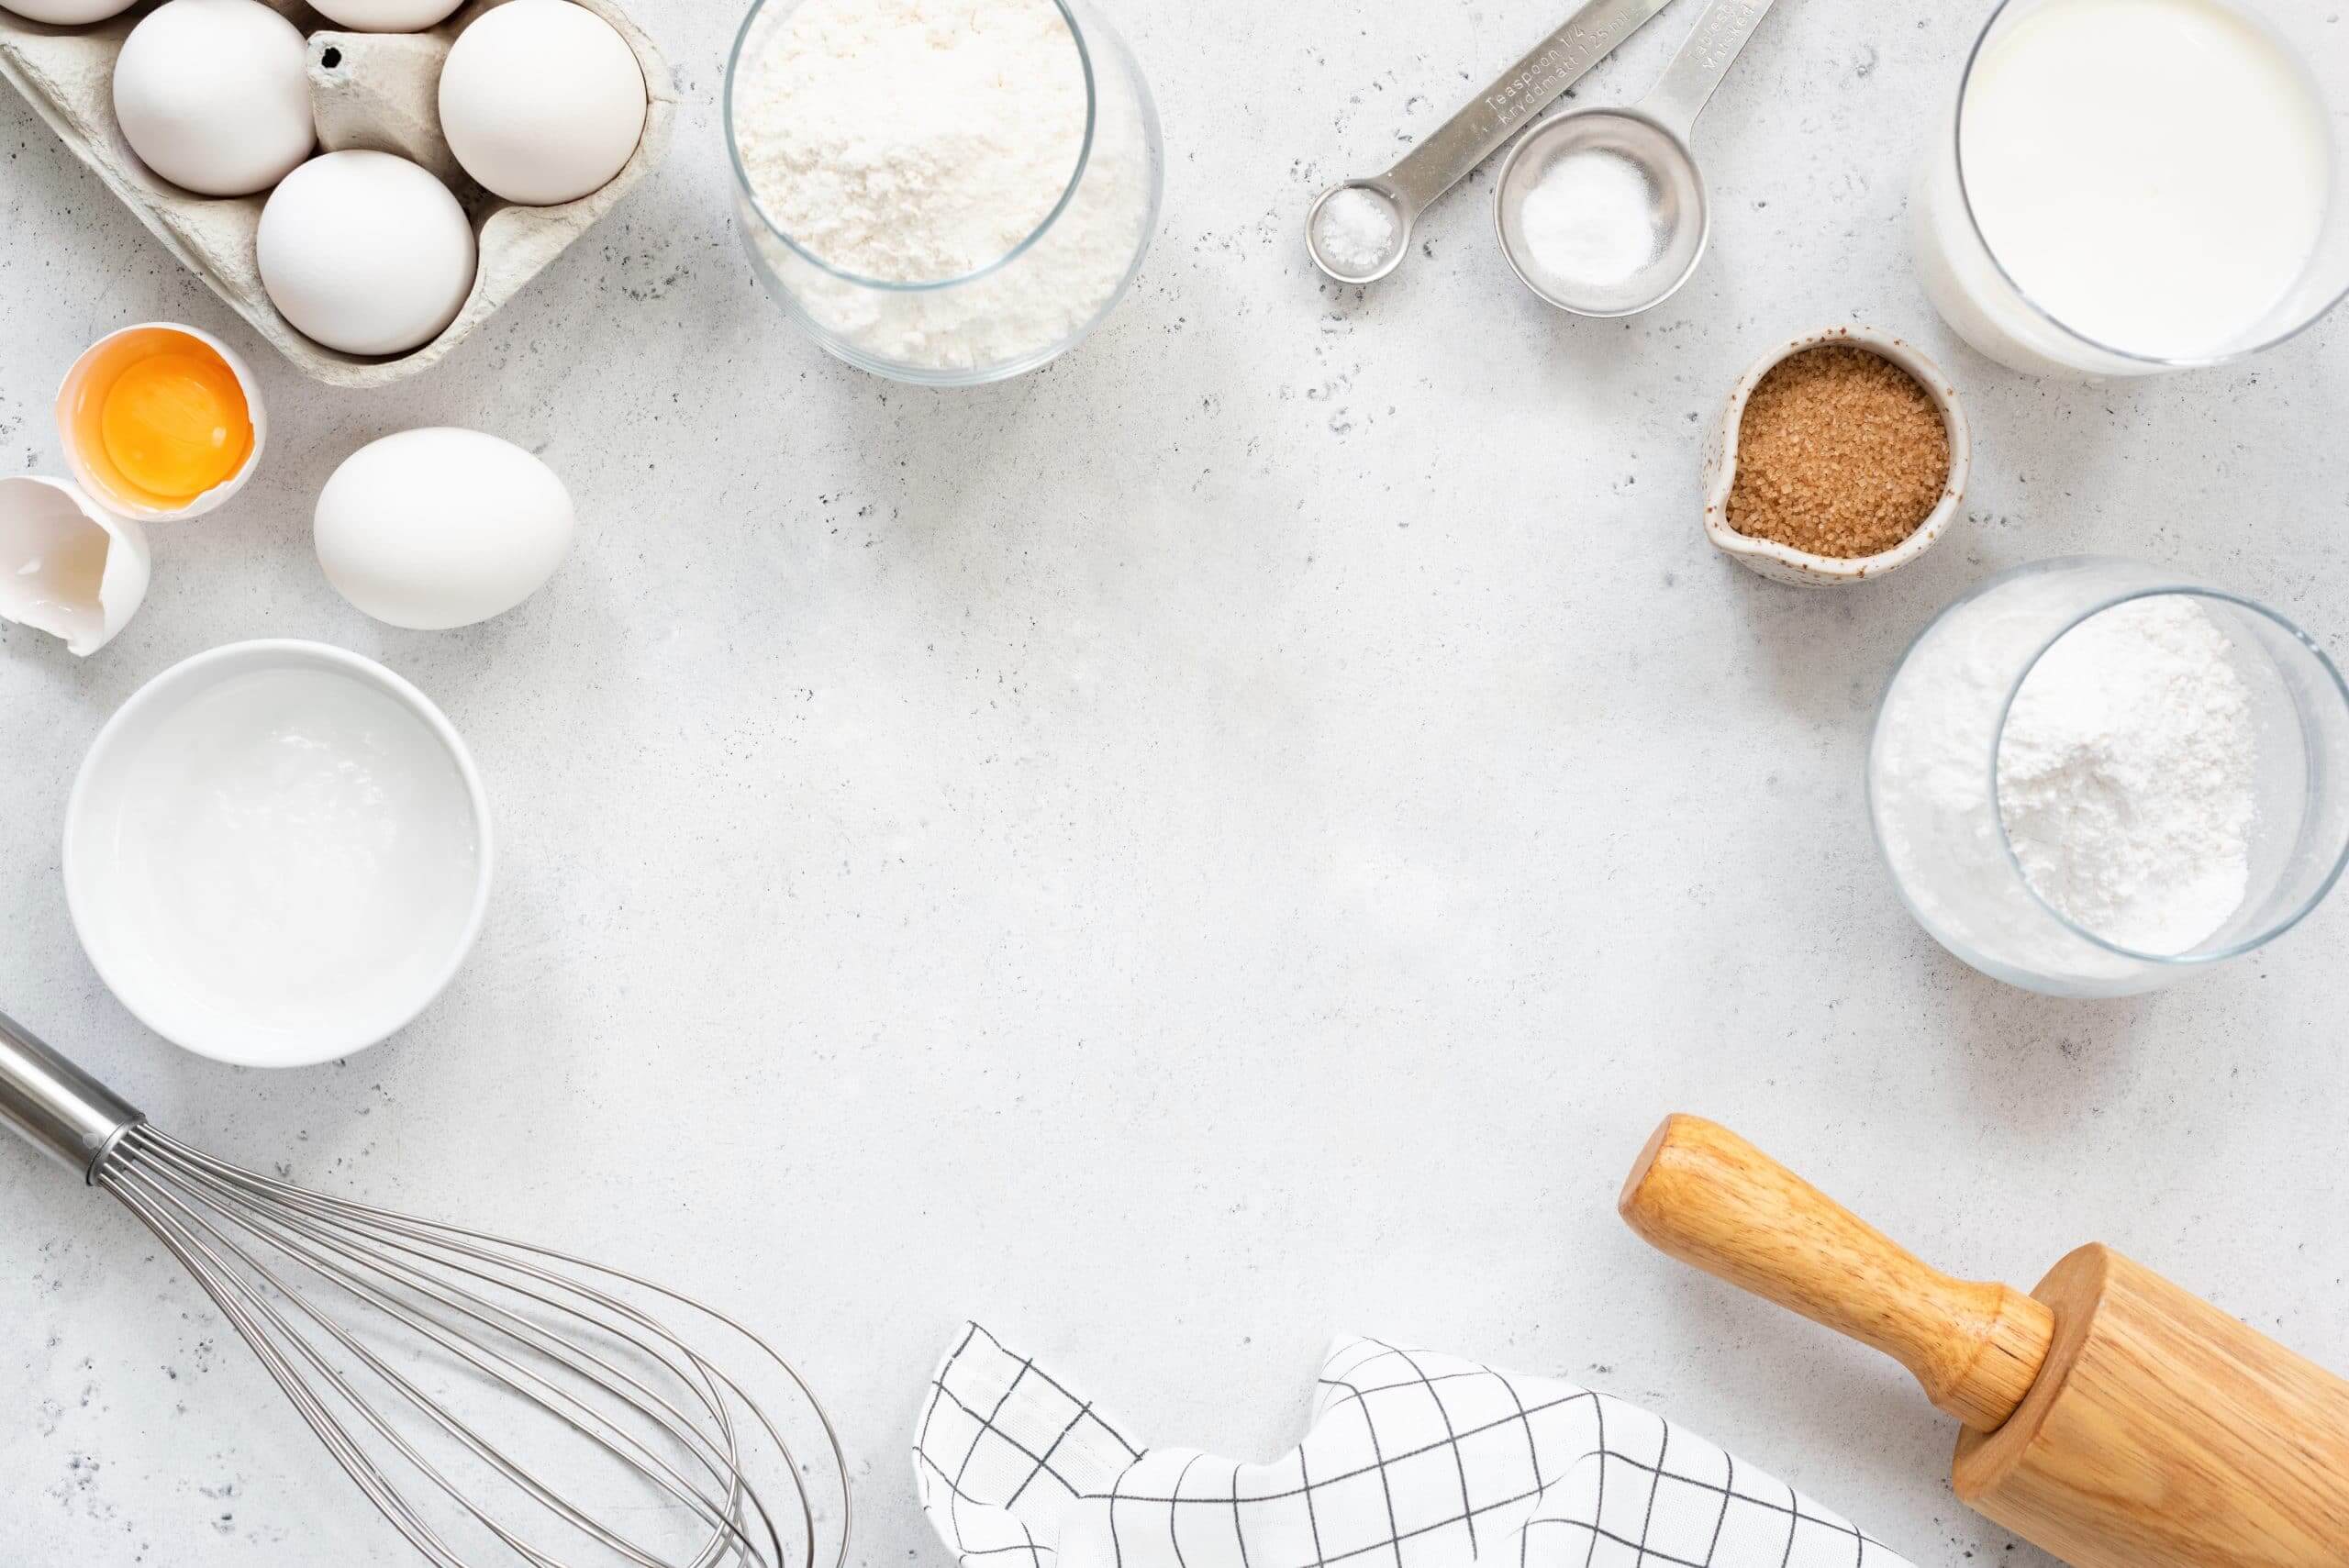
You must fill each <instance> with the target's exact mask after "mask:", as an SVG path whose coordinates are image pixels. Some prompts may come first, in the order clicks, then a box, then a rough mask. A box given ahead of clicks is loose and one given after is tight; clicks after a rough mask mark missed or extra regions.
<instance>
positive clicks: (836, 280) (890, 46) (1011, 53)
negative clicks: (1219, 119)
mask: <svg viewBox="0 0 2349 1568" xmlns="http://www.w3.org/2000/svg"><path fill="white" fill-rule="evenodd" d="M725 115H726V128H727V145H728V148H729V152H730V155H731V158H732V161H733V171H734V188H735V201H736V208H737V213H738V217H739V225H738V227H739V228H740V232H741V235H742V239H743V243H744V245H745V247H746V248H747V249H748V250H749V252H750V257H751V267H752V269H753V270H754V271H755V272H757V273H758V276H759V279H760V281H761V282H762V283H763V284H765V285H766V287H767V289H768V291H769V292H770V293H772V294H773V295H774V296H775V298H776V299H777V300H779V301H780V302H781V303H782V305H783V307H784V309H785V311H786V312H788V313H789V314H790V316H791V317H792V318H793V319H794V320H795V321H796V322H798V323H799V325H800V326H801V327H802V328H805V329H806V330H807V332H808V334H809V335H810V336H812V337H813V338H814V339H816V340H817V342H818V343H819V344H821V345H822V346H823V347H824V348H825V349H827V350H829V351H830V352H831V353H833V354H835V355H837V356H838V357H840V358H841V359H842V360H845V361H848V362H849V363H851V364H852V365H856V366H858V367H859V368H861V369H863V370H867V371H870V372H873V373H875V374H878V375H885V376H888V377H891V378H893V379H895V380H898V381H907V382H914V383H918V384H927V385H933V386H973V385H978V384H983V383H986V382H994V381H1001V380H1004V379H1006V378H1008V377H1010V376H1015V375H1019V374H1020V373H1023V372H1026V371H1030V370H1034V369H1035V368H1037V367H1038V366H1039V365H1042V364H1044V363H1046V362H1047V361H1051V360H1052V359H1053V358H1055V357H1056V356H1058V355H1060V354H1063V353H1065V352H1066V351H1067V350H1069V349H1071V348H1073V347H1074V346H1075V345H1076V344H1077V343H1078V342H1079V341H1081V340H1082V339H1084V338H1085V335H1086V334H1088V333H1089V332H1091V331H1092V330H1093V328H1096V327H1097V326H1098V325H1100V323H1101V322H1102V320H1103V319H1104V318H1106V317H1108V315H1109V313H1110V312H1111V310H1112V309H1114V308H1115V307H1116V306H1117V304H1118V301H1119V299H1120V298H1122V297H1123V296H1124V295H1125V294H1126V292H1127V291H1128V289H1129V288H1130V286H1131V284H1132V283H1133V280H1134V276H1135V274H1136V273H1137V272H1139V271H1140V270H1141V259H1142V254H1143V252H1144V250H1146V249H1147V248H1148V245H1149V242H1150V238H1151V234H1152V230H1153V229H1154V228H1156V226H1157V221H1158V207H1159V198H1160V195H1161V192H1162V191H1163V187H1164V183H1165V168H1164V163H1165V160H1164V152H1163V147H1162V144H1161V141H1160V135H1159V125H1158V111H1157V108H1156V106H1154V105H1153V103H1152V99H1151V95H1150V88H1149V84H1148V83H1146V82H1145V81H1144V79H1143V77H1142V74H1141V68H1140V67H1139V66H1138V65H1137V64H1136V63H1135V61H1134V58H1133V56H1132V54H1131V53H1130V51H1129V50H1127V48H1126V46H1125V44H1124V43H1123V42H1122V41H1121V40H1120V39H1119V38H1118V36H1117V34H1116V33H1115V32H1114V31H1112V30H1111V29H1110V28H1109V27H1108V23H1107V22H1105V21H1104V20H1103V19H1102V18H1101V17H1100V16H1099V15H1098V14H1097V12H1096V11H1095V10H1094V9H1093V7H1092V6H1090V5H1089V4H1088V3H1087V0H759V3H758V4H756V5H754V6H751V13H750V15H749V16H748V17H746V18H745V19H744V20H743V23H742V28H741V31H740V34H738V35H737V37H736V39H735V43H734V52H733V55H732V58H731V59H730V60H729V61H728V63H727V71H726V102H725Z"/></svg>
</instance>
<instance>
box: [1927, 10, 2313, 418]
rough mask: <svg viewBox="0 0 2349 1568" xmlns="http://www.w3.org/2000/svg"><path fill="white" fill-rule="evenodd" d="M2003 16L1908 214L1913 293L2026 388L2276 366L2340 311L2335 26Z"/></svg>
mask: <svg viewBox="0 0 2349 1568" xmlns="http://www.w3.org/2000/svg"><path fill="white" fill-rule="evenodd" d="M2270 3H2271V4H2273V5H2274V6H2276V10H2275V12H2274V14H2272V15H2271V14H2263V13H2260V12H2256V11H2254V10H2252V9H2250V8H2248V7H2246V6H2239V5H2235V4H2232V0H2001V3H2000V4H1999V6H1998V9H1997V10H1996V11H1995V12H1994V13H1993V14H1992V16H1991V17H1990V20H1989V24H1988V25H1987V27H1985V28H1983V30H1982V35H1981V37H1980V38H1979V39H1977V40H1976V44H1975V47H1974V51H1973V53H1972V54H1971V55H1970V56H1969V57H1968V58H1967V61H1966V66H1965V75H1964V77H1963V78H1962V79H1961V80H1960V82H1959V83H1958V89H1957V95H1956V99H1955V102H1954V106H1953V108H1952V111H1951V113H1950V115H1949V116H1948V117H1947V118H1945V119H1943V120H1942V121H1941V122H1940V123H1939V124H1938V125H1937V127H1936V128H1935V129H1934V132H1933V134H1932V139H1931V141H1930V143H1929V145H1928V147H1927V150H1926V155H1925V159H1924V161H1923V164H1922V167H1921V168H1920V172H1919V178H1918V186H1917V190H1916V193H1915V195H1914V196H1913V198H1912V199H1911V201H1910V203H1909V215H1910V221H1911V223H1912V225H1913V228H1914V233H1913V236H1912V239H1913V245H1914V250H1915V254H1916V261H1917V271H1918V275H1919V278H1920V281H1921V282H1922V283H1923V284H1924V287H1925V292H1926V293H1927V294H1928V295H1931V296H1932V301H1933V305H1934V306H1935V308H1936V309H1938V310H1939V311H1940V312H1941V314H1942V316H1943V318H1944V319H1945V320H1947V321H1948V323H1949V324H1950V326H1951V327H1952V328H1954V330H1955V331H1956V332H1957V333H1958V335H1959V336H1960V337H1962V338H1964V339H1965V340H1966V341H1967V342H1969V343H1971V344H1973V345H1974V347H1975V348H1976V349H1978V350H1981V351H1982V352H1983V353H1985V354H1987V355H1988V356H1989V357H1990V358H1992V359H1994V360H1997V361H1999V362H2000V363H2001V364H2004V365H2007V366H2008V367H2009V368H2010V369H2014V370H2018V371H2021V372H2023V373H2027V374H2032V375H2062V376H2073V377H2082V378H2093V377H2102V376H2117V375H2145V374H2151V373H2156V372H2160V371H2170V370H2185V369H2191V368H2194V367H2198V366H2203V365H2215V364H2223V363H2226V362H2227V361H2232V360H2238V359H2242V358H2243V357H2244V356H2246V355H2249V354H2254V353H2257V352H2259V351H2260V350H2264V349H2266V348H2269V347H2272V346H2273V345H2275V344H2277V343H2278V342H2281V341H2282V340H2283V339H2287V338H2289V337H2291V336H2292V335H2293V334H2294V333H2296V332H2298V331H2299V330H2300V329H2301V328H2304V327H2307V326H2308V325H2309V324H2310V323H2311V322H2313V321H2315V320H2316V319H2317V318H2318V317H2321V316H2322V315H2323V314H2324V313H2325V312H2326V311H2327V310H2329V309H2331V308H2332V306H2333V305H2334V303H2335V302H2337V301H2338V300H2339V299H2340V298H2341V296H2342V295H2343V293H2344V292H2349V199H2344V193H2343V179H2344V170H2349V142H2344V139H2343V133H2342V130H2341V128H2340V127H2341V122H2338V121H2336V120H2335V118H2334V116H2333V114H2332V106H2336V105H2337V106H2342V107H2343V108H2344V109H2349V47H2344V44H2343V28H2341V27H2340V26H2338V25H2336V24H2332V23H2331V22H2330V21H2329V17H2328V13H2329V11H2330V9H2331V8H2330V7H2327V6H2317V5H2313V4H2310V3H2308V0H2270Z"/></svg>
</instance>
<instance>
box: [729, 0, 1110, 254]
mask: <svg viewBox="0 0 2349 1568" xmlns="http://www.w3.org/2000/svg"><path fill="white" fill-rule="evenodd" d="M805 4H807V0H751V6H750V9H749V10H747V11H746V12H744V13H743V16H742V25H741V26H740V27H739V28H736V29H735V31H734V45H733V48H732V49H731V50H729V51H728V53H727V56H726V83H725V88H724V90H723V91H722V92H721V93H720V95H719V98H720V104H719V110H718V117H719V122H720V126H721V128H722V129H723V130H724V131H725V133H726V161H727V164H728V166H729V168H731V169H732V170H733V172H734V184H735V188H736V190H737V191H738V192H739V193H740V195H741V198H742V200H743V202H744V203H745V204H746V205H747V206H749V207H750V209H751V211H752V212H754V213H756V214H758V217H759V221H760V223H762V224H763V225H764V226H765V227H766V230H767V232H768V233H770V234H772V235H774V237H775V239H778V240H780V241H782V242H783V244H785V246H787V247H788V248H789V249H790V250H791V252H792V253H793V254H794V255H796V256H797V257H798V258H799V259H800V260H801V261H806V262H807V264H808V265H809V266H811V267H814V268H817V269H818V271H820V272H828V273H829V274H830V275H831V276H833V277H835V278H838V279H840V280H841V282H843V283H847V284H855V285H856V286H857V287H859V288H868V289H876V290H881V291H884V292H886V293H890V294H928V293H933V292H935V291H938V290H941V289H951V288H960V287H962V286H963V284H971V283H975V282H977V281H978V280H979V279H981V278H984V277H985V276H987V275H988V274H989V273H991V272H997V271H999V270H1001V269H1002V268H1005V267H1008V266H1009V265H1010V264H1011V263H1012V262H1014V261H1018V260H1019V258H1020V257H1022V256H1024V255H1026V254H1027V253H1028V252H1029V251H1030V250H1032V249H1034V247H1035V246H1036V245H1037V244H1038V242H1040V241H1041V239H1043V238H1044V236H1045V235H1046V234H1049V233H1050V232H1052V226H1053V225H1054V224H1056V223H1058V222H1059V221H1060V219H1061V215H1062V214H1063V213H1064V212H1066V211H1067V210H1068V207H1069V204H1070V203H1071V202H1073V201H1074V200H1075V199H1076V193H1077V189H1078V187H1079V186H1081V185H1082V184H1083V183H1085V169H1086V168H1087V167H1088V166H1089V165H1090V164H1091V162H1092V161H1093V140H1094V136H1095V133H1096V130H1097V127H1098V124H1099V120H1100V115H1101V94H1100V87H1099V84H1098V83H1097V82H1096V81H1095V79H1094V70H1093V46H1092V43H1091V42H1090V40H1088V39H1086V37H1085V26H1084V24H1083V23H1081V22H1080V21H1078V20H1077V17H1076V13H1075V11H1074V10H1073V9H1072V8H1071V6H1070V0H1051V5H1052V8H1053V9H1054V10H1056V11H1058V12H1059V13H1060V14H1061V19H1062V20H1063V21H1064V22H1066V23H1067V24H1068V31H1069V38H1070V40H1071V41H1072V42H1074V44H1075V45H1076V59H1077V65H1078V68H1079V70H1080V71H1081V72H1083V74H1084V80H1085V136H1084V139H1083V140H1082V141H1081V142H1080V143H1079V145H1078V147H1077V150H1076V164H1075V166H1074V168H1072V169H1071V170H1070V171H1069V176H1068V183H1067V184H1065V185H1063V187H1061V194H1060V198H1059V200H1057V201H1055V202H1054V203H1053V204H1052V210H1051V211H1050V212H1047V213H1046V214H1045V215H1044V216H1043V217H1042V219H1041V221H1040V222H1038V224H1037V225H1036V227H1035V228H1033V229H1031V230H1030V231H1029V233H1028V237H1027V238H1026V239H1022V240H1020V241H1019V244H1017V245H1014V246H1013V247H1012V248H1011V249H1010V250H1007V251H1005V252H1004V253H1003V254H1002V255H1000V256H998V257H996V259H995V260H994V261H989V262H987V263H986V264H985V266H982V267H978V268H975V269H974V270H973V271H971V272H962V273H958V274H957V275H955V276H953V277H951V278H935V279H925V280H922V281H920V282H917V283H898V282H894V281H892V280H889V279H885V278H868V277H866V276H864V275H863V273H861V272H849V271H847V270H846V269H844V268H841V267H836V266H834V265H833V264H832V263H831V262H829V261H825V260H824V259H823V258H822V257H821V256H818V255H817V254H816V253H815V252H814V251H812V250H808V249H807V247H805V246H803V245H801V244H800V243H799V241H798V240H796V239H793V238H792V237H791V236H790V235H789V234H787V233H785V231H784V228H783V226H782V225H781V224H779V223H777V222H775V220H774V215H773V214H771V213H769V212H768V211H767V209H766V206H765V205H764V204H763V203H762V202H761V201H760V200H759V194H758V192H757V191H756V190H755V189H753V188H752V187H751V173H750V171H749V170H747V169H745V168H743V167H742V144H741V139H740V138H739V137H738V136H736V134H735V129H734V88H735V83H736V82H737V81H738V80H739V79H740V73H741V71H740V68H741V63H742V54H743V50H745V49H747V48H748V47H749V45H750V41H751V29H752V28H755V27H756V26H757V25H758V23H759V19H760V18H761V17H763V16H765V15H766V12H767V7H768V6H770V5H783V6H789V7H791V8H794V9H796V8H797V7H798V6H802V5H805Z"/></svg>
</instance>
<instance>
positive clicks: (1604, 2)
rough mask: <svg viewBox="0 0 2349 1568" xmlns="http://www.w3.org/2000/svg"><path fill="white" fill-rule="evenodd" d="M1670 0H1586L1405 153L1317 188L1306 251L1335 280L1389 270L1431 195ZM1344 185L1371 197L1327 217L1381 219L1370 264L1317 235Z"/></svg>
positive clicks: (1355, 280) (1368, 279)
mask: <svg viewBox="0 0 2349 1568" xmlns="http://www.w3.org/2000/svg"><path fill="white" fill-rule="evenodd" d="M1669 4H1671V0H1588V3H1587V4H1586V5H1585V6H1583V7H1582V9H1580V10H1578V11H1576V12H1575V14H1574V15H1573V16H1572V17H1568V18H1567V19H1566V22H1565V25H1564V26H1563V27H1561V28H1559V29H1558V30H1557V31H1556V32H1553V33H1552V34H1551V35H1550V36H1549V37H1548V38H1546V39H1542V42H1541V43H1539V44H1538V45H1536V46H1535V47H1534V50H1533V51H1532V52H1531V54H1528V55H1527V56H1526V57H1525V58H1524V59H1523V60H1520V61H1518V62H1517V63H1516V64H1515V65H1512V66H1510V67H1509V68H1508V70H1507V71H1505V72H1502V73H1501V75H1500V77H1499V79H1498V80H1497V81H1496V82H1495V83H1493V84H1492V85H1491V86H1490V87H1488V88H1486V90H1485V91H1484V92H1483V93H1482V94H1480V95H1478V96H1477V97H1476V98H1475V100H1474V101H1473V102H1471V103H1469V104H1468V105H1466V106H1464V107H1463V108H1462V109H1461V111H1460V112H1459V113H1458V114H1456V115H1454V116H1453V117H1451V118H1450V119H1448V120H1446V121H1444V122H1443V124H1442V125H1441V126H1439V127H1437V128H1436V130H1435V133H1434V134H1433V135H1431V136H1430V137H1429V138H1428V139H1426V140H1425V141H1422V142H1420V143H1419V145H1418V146H1417V147H1415V148H1413V149H1411V150H1410V151H1409V152H1408V153H1406V154H1404V156H1403V161H1401V162H1399V163H1397V164H1396V165H1395V167H1393V168H1392V169H1389V170H1387V171H1386V172H1385V173H1384V174H1373V175H1371V176H1369V177H1368V178H1367V179H1359V180H1347V181H1344V182H1342V183H1339V184H1335V185H1332V186H1330V188H1329V189H1328V190H1326V191H1324V192H1322V193H1321V194H1320V195H1319V196H1318V197H1316V198H1315V199H1314V203H1313V210H1312V211H1310V212H1308V213H1307V214H1306V215H1305V246H1306V249H1307V250H1309V251H1311V252H1312V255H1313V264H1314V265H1315V266H1317V267H1319V268H1320V269H1321V270H1322V271H1323V272H1327V273H1328V274H1329V275H1330V277H1331V278H1333V279H1335V280H1336V281H1338V282H1339V283H1341V284H1368V283H1375V282H1377V281H1378V280H1379V279H1380V278H1383V277H1385V276H1386V274H1387V273H1389V272H1393V271H1394V270H1395V269H1396V268H1397V266H1398V265H1400V264H1401V262H1402V260H1403V258H1404V256H1405V255H1406V254H1408V252H1409V250H1410V249H1411V226H1412V225H1413V224H1415V223H1417V222H1418V221H1419V215H1420V214H1421V213H1423V212H1425V211H1427V209H1428V208H1430V207H1431V206H1434V205H1435V203H1436V198H1438V197H1439V196H1441V195H1443V193H1444V192H1446V191H1448V190H1450V189H1452V187H1453V186H1454V185H1456V184H1458V183H1460V182H1461V181H1463V180H1464V179H1466V178H1467V177H1468V173H1469V171H1471V170H1473V169H1474V168H1475V167H1476V165H1477V164H1479V163H1482V162H1483V161H1485V160H1486V159H1487V158H1489V157H1491V156H1492V155H1493V151H1494V150H1495V149H1497V148H1498V147H1499V146H1500V144H1501V143H1502V142H1504V141H1507V140H1508V138H1509V135H1510V133H1511V132H1513V131H1515V130H1516V129H1517V128H1518V127H1520V126H1521V125H1523V124H1524V123H1525V122H1526V121H1527V120H1529V119H1531V118H1532V117H1534V116H1535V115H1537V114H1539V113H1541V112H1542V109H1543V108H1545V107H1547V106H1549V105H1550V104H1551V103H1553V101H1555V99H1556V98H1557V96H1558V95H1559V94H1561V93H1563V92H1564V91H1565V90H1566V89H1567V88H1569V87H1571V86H1573V85H1574V84H1575V83H1576V82H1578V81H1580V80H1582V77H1583V73H1584V72H1586V71H1588V70H1589V69H1590V68H1591V67H1592V66H1594V65H1596V64H1598V62H1599V61H1602V60H1604V59H1606V58H1607V56H1608V54H1609V52H1610V51H1611V50H1613V49H1614V48H1615V46H1616V45H1617V44H1619V43H1621V42H1622V41H1623V40H1624V39H1627V38H1630V37H1631V35H1632V34H1633V33H1635V32H1637V31H1639V30H1640V28H1641V27H1642V25H1644V24H1645V23H1646V22H1647V21H1648V19H1649V18H1650V17H1653V16H1654V15H1655V14H1656V13H1657V12H1659V11H1661V10H1663V9H1664V6H1667V5H1669ZM1350 191H1351V192H1359V193H1361V195H1359V196H1353V197H1349V198H1348V199H1349V201H1350V202H1354V203H1361V202H1364V201H1365V200H1366V201H1367V202H1369V203H1375V206H1364V207H1362V208H1361V209H1360V210H1359V211H1358V212H1356V213H1354V214H1351V215H1349V214H1345V213H1344V212H1343V209H1342V208H1341V210H1340V212H1339V213H1337V214H1332V215H1331V217H1332V219H1333V221H1334V219H1335V218H1336V217H1341V216H1344V217H1353V218H1355V219H1357V220H1365V219H1366V220H1367V221H1368V222H1369V223H1370V224H1371V225H1372V226H1373V228H1374V229H1375V228H1376V227H1379V226H1380V224H1381V220H1382V219H1383V220H1384V227H1385V228H1386V239H1385V241H1384V244H1383V246H1382V247H1381V248H1380V249H1379V250H1378V251H1377V259H1376V261H1375V262H1374V263H1371V264H1367V265H1365V264H1364V261H1363V258H1362V256H1360V255H1353V254H1342V253H1341V254H1338V255H1332V254H1330V249H1329V247H1327V246H1325V244H1324V242H1323V241H1324V225H1323V222H1322V217H1323V214H1324V210H1325V209H1326V208H1328V207H1329V206H1330V201H1331V199H1332V198H1334V197H1338V196H1341V195H1345V194H1346V193H1347V192H1350Z"/></svg>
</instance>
